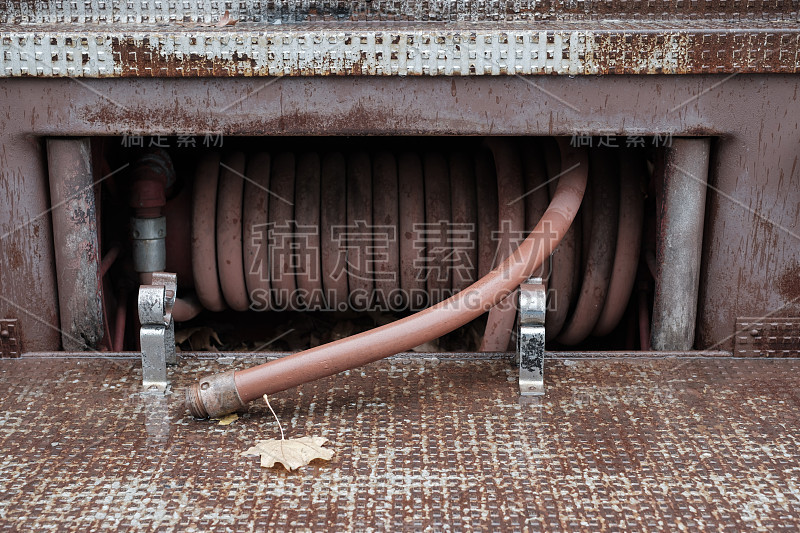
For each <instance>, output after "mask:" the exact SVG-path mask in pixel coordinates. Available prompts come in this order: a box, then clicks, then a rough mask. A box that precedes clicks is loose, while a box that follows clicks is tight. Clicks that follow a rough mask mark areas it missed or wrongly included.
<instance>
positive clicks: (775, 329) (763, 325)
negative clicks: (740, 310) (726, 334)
mask: <svg viewBox="0 0 800 533" xmlns="http://www.w3.org/2000/svg"><path fill="white" fill-rule="evenodd" d="M733 354H734V355H735V356H736V357H798V356H800V318H798V317H768V318H738V319H737V320H736V336H735V338H734V349H733Z"/></svg>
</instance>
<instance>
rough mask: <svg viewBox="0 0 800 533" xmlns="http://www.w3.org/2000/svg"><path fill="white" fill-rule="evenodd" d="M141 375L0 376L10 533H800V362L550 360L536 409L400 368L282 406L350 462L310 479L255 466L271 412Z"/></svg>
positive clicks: (509, 389)
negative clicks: (204, 414)
mask: <svg viewBox="0 0 800 533" xmlns="http://www.w3.org/2000/svg"><path fill="white" fill-rule="evenodd" d="M237 364H238V363H237ZM138 366H139V365H138V363H137V362H136V361H131V360H115V361H112V360H102V359H99V360H75V359H71V360H63V359H61V360H44V359H28V360H25V359H21V360H3V361H0V448H1V449H2V450H3V453H2V456H0V530H3V531H5V530H11V531H13V530H33V531H42V530H48V529H51V530H73V531H88V530H119V529H124V528H131V527H134V528H137V529H146V530H148V531H175V530H202V531H263V530H269V531H287V530H312V531H323V530H333V531H366V530H393V531H397V530H408V531H414V530H432V531H439V530H441V531H467V530H473V529H482V530H495V531H496V530H509V531H515V530H520V531H536V530H598V529H604V530H625V531H631V530H653V529H665V530H688V531H701V530H724V531H739V530H743V529H751V530H764V531H776V530H781V529H791V530H796V529H797V528H798V527H800V451H799V450H798V444H800V434H798V429H797V428H798V427H800V409H798V407H800V395H799V394H798V387H797V385H798V377H797V376H798V375H800V374H799V372H800V360H765V359H761V360H741V359H738V360H737V359H727V358H710V359H624V360H623V359H611V360H608V359H600V360H598V359H595V360H560V361H548V368H547V376H546V378H547V385H548V392H547V396H546V397H544V398H543V399H542V400H541V401H531V402H527V403H520V402H519V399H518V396H517V394H516V391H515V386H516V385H515V381H514V380H515V378H516V372H515V370H514V369H513V367H512V366H510V364H509V363H508V362H506V361H497V360H495V361H461V362H458V361H439V362H437V361H431V360H428V361H411V360H408V361H405V360H394V361H385V362H381V363H378V364H374V365H371V366H369V367H366V368H364V369H363V370H359V371H352V372H349V373H348V374H347V375H340V376H337V377H333V378H328V379H326V380H323V381H320V382H318V383H315V384H310V385H306V386H303V387H301V388H300V389H297V390H295V391H289V392H285V393H282V394H279V395H276V396H275V398H274V401H273V402H272V404H273V407H274V408H275V410H276V411H277V413H278V415H279V416H280V418H281V420H282V421H283V423H284V426H285V428H286V430H287V436H302V435H322V436H324V437H327V438H328V439H330V441H331V446H332V447H333V448H334V449H335V451H336V454H335V456H334V458H333V460H332V461H331V462H330V463H319V464H317V463H314V464H312V466H309V467H306V468H304V469H301V470H300V471H298V472H295V473H287V472H284V471H282V470H278V469H274V470H268V469H262V468H261V467H260V466H259V464H258V460H257V458H255V457H243V456H241V455H240V452H241V451H243V450H245V449H246V448H247V447H248V446H250V445H251V444H252V443H253V442H254V441H256V440H259V439H265V438H274V437H277V436H278V435H279V434H278V429H277V427H276V424H275V422H274V420H273V419H272V416H271V415H270V414H269V413H268V411H266V407H265V406H264V405H263V404H261V405H253V406H252V407H251V409H250V411H249V414H247V415H245V416H243V417H242V418H240V419H239V420H237V421H236V422H234V423H233V424H231V425H230V426H220V425H216V424H215V423H214V422H209V421H197V420H193V419H192V418H190V417H189V416H188V415H186V413H185V412H184V409H183V405H182V396H181V395H180V394H178V393H176V394H174V395H173V396H171V397H170V398H169V400H168V401H166V402H159V401H157V400H145V399H144V398H143V397H141V396H140V395H139V394H138V380H139V377H140V370H139V368H138ZM221 368H224V369H229V368H231V367H230V366H224V365H218V364H217V363H209V362H208V361H205V362H203V361H190V362H184V363H183V364H182V366H181V367H180V368H178V369H176V370H174V371H173V372H172V377H173V379H174V380H175V382H176V389H180V388H181V387H183V386H185V385H186V384H188V383H190V382H191V381H192V380H193V378H194V377H196V376H197V375H198V374H200V373H204V372H212V371H216V370H219V369H221ZM177 392H180V390H178V391H177Z"/></svg>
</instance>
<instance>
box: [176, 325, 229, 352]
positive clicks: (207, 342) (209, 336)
mask: <svg viewBox="0 0 800 533" xmlns="http://www.w3.org/2000/svg"><path fill="white" fill-rule="evenodd" d="M212 340H213V341H214V342H215V343H216V344H217V345H218V346H222V341H221V340H219V336H218V335H217V332H216V331H214V330H213V329H211V328H209V327H197V328H187V329H182V330H179V331H176V332H175V344H178V345H180V344H183V343H184V342H186V341H189V349H190V350H203V351H206V352H216V351H217V347H216V346H214V344H212V342H211V341H212Z"/></svg>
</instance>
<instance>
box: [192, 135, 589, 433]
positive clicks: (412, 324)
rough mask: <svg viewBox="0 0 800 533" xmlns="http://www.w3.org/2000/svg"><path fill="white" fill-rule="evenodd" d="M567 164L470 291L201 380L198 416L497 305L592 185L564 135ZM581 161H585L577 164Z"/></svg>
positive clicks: (561, 230)
mask: <svg viewBox="0 0 800 533" xmlns="http://www.w3.org/2000/svg"><path fill="white" fill-rule="evenodd" d="M559 143H560V145H561V153H562V168H566V169H569V168H573V167H574V168H573V170H571V171H569V172H566V173H565V174H564V175H563V176H561V178H560V180H559V183H558V187H557V188H556V191H555V195H554V196H553V200H552V201H551V202H550V205H549V206H548V208H547V210H546V211H545V213H544V216H542V218H541V220H540V221H539V223H538V224H537V225H536V227H535V228H534V230H533V231H532V232H531V233H530V235H528V237H527V238H526V239H525V240H524V241H523V242H522V244H521V245H520V246H519V248H517V249H516V250H515V251H514V253H513V254H512V255H511V256H510V257H509V258H508V259H506V260H505V261H503V263H502V264H501V265H500V266H498V267H497V268H495V269H494V270H492V271H491V272H490V273H489V274H488V275H486V276H484V277H483V278H481V279H479V280H478V281H477V282H475V283H473V284H472V285H470V286H469V287H468V288H466V289H465V290H463V291H461V292H459V293H457V294H455V295H454V296H451V297H450V298H448V299H447V300H444V301H442V302H440V303H438V304H436V305H434V306H432V307H430V308H428V309H425V310H423V311H420V312H418V313H416V314H413V315H411V316H409V317H406V318H404V319H401V320H398V321H396V322H392V323H390V324H387V325H385V326H381V327H378V328H375V329H373V330H370V331H367V332H364V333H361V334H358V335H354V336H352V337H348V338H346V339H342V340H340V341H335V342H332V343H329V344H325V345H323V346H319V347H317V348H312V349H310V350H305V351H303V352H299V353H296V354H294V355H290V356H288V357H284V358H281V359H278V360H275V361H271V362H269V363H265V364H263V365H259V366H255V367H252V368H249V369H246V370H242V371H238V372H235V373H232V379H230V377H231V373H225V374H221V375H218V376H213V377H211V378H205V379H203V380H201V384H195V385H193V386H192V387H191V388H190V389H189V390H188V391H187V407H188V408H189V410H190V411H191V412H192V414H194V415H195V416H199V417H205V416H219V415H221V414H225V413H229V412H232V411H235V410H237V409H240V408H241V407H243V405H244V403H246V402H249V401H251V400H254V399H256V398H259V397H261V396H263V395H264V394H273V393H275V392H278V391H282V390H286V389H289V388H292V387H295V386H297V385H301V384H303V383H306V382H309V381H314V380H316V379H320V378H323V377H326V376H330V375H333V374H336V373H338V372H342V371H344V370H348V369H351V368H355V367H359V366H362V365H365V364H368V363H371V362H374V361H377V360H379V359H382V358H384V357H387V356H389V355H393V354H395V353H398V352H401V351H404V350H408V349H410V348H412V347H414V346H418V345H420V344H422V343H424V342H428V341H430V340H432V339H436V338H438V337H441V336H442V335H444V334H446V333H448V332H450V331H453V330H454V329H456V328H458V327H460V326H462V325H464V324H466V323H467V322H469V321H470V320H473V319H475V318H477V317H478V316H480V315H481V314H482V313H484V312H486V311H487V310H488V309H490V308H491V307H493V306H495V305H497V304H498V303H499V302H500V301H501V300H502V299H503V298H505V297H506V296H508V295H509V294H510V293H511V292H513V291H514V290H515V289H516V288H517V287H518V286H519V284H520V283H522V282H523V281H524V280H526V279H527V278H528V277H529V276H530V275H531V273H532V272H534V271H535V270H536V269H537V268H539V267H540V266H541V265H542V262H543V261H544V259H545V258H547V257H548V256H549V255H550V254H551V253H552V252H553V250H554V249H555V248H556V247H557V246H558V243H559V242H560V241H561V239H562V238H563V236H564V234H565V233H566V232H567V230H568V229H569V227H570V224H571V223H572V221H573V220H574V218H575V215H576V214H577V212H578V209H579V207H580V204H581V201H582V199H583V194H584V192H585V189H586V180H587V174H588V164H587V161H586V152H584V151H577V150H575V149H573V148H571V147H570V146H569V144H568V141H564V140H559ZM576 163H581V164H576Z"/></svg>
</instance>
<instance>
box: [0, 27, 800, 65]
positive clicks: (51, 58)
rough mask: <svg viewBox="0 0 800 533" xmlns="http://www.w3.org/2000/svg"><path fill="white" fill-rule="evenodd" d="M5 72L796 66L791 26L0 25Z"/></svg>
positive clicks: (798, 38) (797, 50)
mask: <svg viewBox="0 0 800 533" xmlns="http://www.w3.org/2000/svg"><path fill="white" fill-rule="evenodd" d="M0 30H2V31H0V77H18V76H22V77H27V76H34V77H59V76H70V77H86V78H92V77H198V76H215V77H231V76H326V75H338V76H351V75H352V76H484V75H493V76H496V75H534V74H537V75H538V74H563V75H597V74H700V73H746V72H758V73H762V72H763V73H795V72H798V70H800V27H798V25H797V24H792V23H777V22H776V23H764V22H749V23H747V24H731V23H726V22H716V21H715V22H707V21H704V22H696V21H694V22H692V21H686V22H684V23H682V24H680V25H675V24H670V23H664V22H640V23H636V24H629V23H621V22H593V23H558V22H548V23H546V24H544V23H543V24H539V25H537V27H531V25H521V24H519V23H509V24H503V25H500V26H498V25H486V24H483V25H476V24H463V23H459V24H447V25H442V24H430V23H428V24H424V23H416V24H404V25H399V26H398V25H386V24H383V25H381V24H359V23H354V24H348V25H341V24H325V23H321V24H301V25H285V26H268V27H266V28H265V27H264V26H263V25H259V24H252V23H251V24H242V25H237V26H236V29H231V28H230V27H226V28H206V27H204V28H199V29H191V30H190V29H186V28H180V27H173V28H162V27H148V26H145V25H138V26H137V25H126V26H122V27H120V28H114V29H113V30H111V29H103V28H98V26H72V25H62V26H24V25H9V26H5V27H0Z"/></svg>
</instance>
